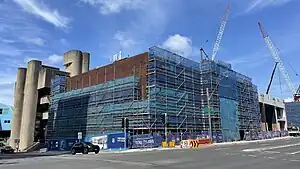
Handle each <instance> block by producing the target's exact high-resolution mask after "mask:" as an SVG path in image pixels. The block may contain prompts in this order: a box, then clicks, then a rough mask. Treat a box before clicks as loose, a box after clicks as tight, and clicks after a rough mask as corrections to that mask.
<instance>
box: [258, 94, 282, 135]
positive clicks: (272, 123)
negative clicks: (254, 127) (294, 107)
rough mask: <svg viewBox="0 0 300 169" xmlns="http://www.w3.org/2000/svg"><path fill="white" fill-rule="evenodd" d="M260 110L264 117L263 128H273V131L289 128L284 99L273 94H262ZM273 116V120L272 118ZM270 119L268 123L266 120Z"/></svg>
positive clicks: (260, 96) (264, 129)
mask: <svg viewBox="0 0 300 169" xmlns="http://www.w3.org/2000/svg"><path fill="white" fill-rule="evenodd" d="M259 102H260V112H261V118H262V130H263V131H266V130H267V129H268V130H270V128H272V130H273V131H279V130H287V117H286V111H285V105H284V100H283V99H280V98H276V97H272V96H271V95H266V94H260V95H259ZM270 118H272V120H270ZM267 119H269V122H268V124H269V125H267V124H266V121H267Z"/></svg>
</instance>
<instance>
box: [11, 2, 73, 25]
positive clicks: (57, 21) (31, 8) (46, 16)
mask: <svg viewBox="0 0 300 169" xmlns="http://www.w3.org/2000/svg"><path fill="white" fill-rule="evenodd" d="M14 2H15V3H17V4H18V5H20V6H21V7H22V8H23V9H24V10H25V11H26V12H28V13H31V14H33V15H36V16H38V17H41V18H42V19H43V20H45V21H47V22H49V23H51V24H53V25H55V26H56V27H59V28H67V27H68V24H69V22H70V19H69V18H68V17H65V16H63V15H61V14H60V13H59V12H58V11H57V10H56V9H54V10H53V9H50V8H49V7H48V6H46V5H45V4H43V3H38V2H36V1H35V0H14Z"/></svg>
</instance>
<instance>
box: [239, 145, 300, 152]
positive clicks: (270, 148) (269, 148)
mask: <svg viewBox="0 0 300 169" xmlns="http://www.w3.org/2000/svg"><path fill="white" fill-rule="evenodd" d="M294 146H300V143H298V144H288V145H281V146H274V147H264V148H253V149H244V150H243V151H245V152H253V151H265V150H274V149H280V148H286V147H294Z"/></svg>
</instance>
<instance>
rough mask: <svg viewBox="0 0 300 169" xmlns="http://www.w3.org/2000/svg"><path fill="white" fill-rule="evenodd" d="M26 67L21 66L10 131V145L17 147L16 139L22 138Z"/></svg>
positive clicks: (16, 85)
mask: <svg viewBox="0 0 300 169" xmlns="http://www.w3.org/2000/svg"><path fill="white" fill-rule="evenodd" d="M26 70H27V69H26V68H19V69H18V73H17V79H16V83H15V91H14V110H13V117H12V128H11V133H10V146H12V147H13V148H16V144H15V139H20V129H21V120H22V110H23V101H24V88H25V81H26V72H27V71H26Z"/></svg>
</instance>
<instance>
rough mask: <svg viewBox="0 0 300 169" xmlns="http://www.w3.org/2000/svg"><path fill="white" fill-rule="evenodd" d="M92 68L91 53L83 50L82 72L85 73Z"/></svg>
mask: <svg viewBox="0 0 300 169" xmlns="http://www.w3.org/2000/svg"><path fill="white" fill-rule="evenodd" d="M89 70H90V53H87V52H83V53H82V72H81V73H85V72H88V71H89Z"/></svg>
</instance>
